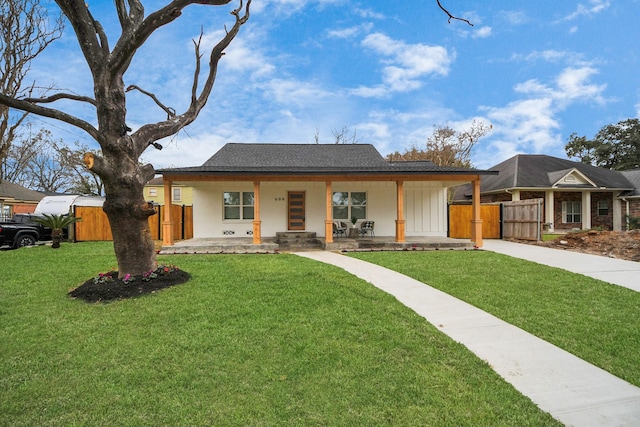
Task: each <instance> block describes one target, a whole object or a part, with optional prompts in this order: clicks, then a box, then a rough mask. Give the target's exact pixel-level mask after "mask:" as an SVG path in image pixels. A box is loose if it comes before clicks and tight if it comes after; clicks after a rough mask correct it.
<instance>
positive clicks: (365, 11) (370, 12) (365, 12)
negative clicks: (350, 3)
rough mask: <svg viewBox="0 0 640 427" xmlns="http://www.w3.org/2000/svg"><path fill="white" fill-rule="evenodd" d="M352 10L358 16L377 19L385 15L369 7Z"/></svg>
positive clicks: (383, 17)
mask: <svg viewBox="0 0 640 427" xmlns="http://www.w3.org/2000/svg"><path fill="white" fill-rule="evenodd" d="M354 12H355V13H356V14H357V15H358V16H361V17H362V18H368V19H369V18H370V19H379V20H382V19H386V16H384V14H382V13H379V12H375V11H373V10H371V9H362V8H355V9H354Z"/></svg>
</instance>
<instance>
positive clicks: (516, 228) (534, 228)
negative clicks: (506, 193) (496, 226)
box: [502, 199, 543, 240]
mask: <svg viewBox="0 0 640 427" xmlns="http://www.w3.org/2000/svg"><path fill="white" fill-rule="evenodd" d="M542 203H543V199H530V200H518V201H514V202H504V203H503V204H502V235H503V237H504V238H505V239H522V240H540V239H541V236H542Z"/></svg>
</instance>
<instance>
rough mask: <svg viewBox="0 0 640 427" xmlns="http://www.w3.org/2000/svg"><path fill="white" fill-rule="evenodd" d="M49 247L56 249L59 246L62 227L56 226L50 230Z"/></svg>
mask: <svg viewBox="0 0 640 427" xmlns="http://www.w3.org/2000/svg"><path fill="white" fill-rule="evenodd" d="M51 241H52V243H51V249H58V248H59V247H60V243H61V242H62V229H61V228H56V229H54V230H51Z"/></svg>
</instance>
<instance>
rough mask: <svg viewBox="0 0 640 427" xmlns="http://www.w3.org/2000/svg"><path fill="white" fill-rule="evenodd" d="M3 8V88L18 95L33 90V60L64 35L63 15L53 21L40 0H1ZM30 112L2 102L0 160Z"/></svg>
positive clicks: (0, 69) (0, 35)
mask: <svg viewBox="0 0 640 427" xmlns="http://www.w3.org/2000/svg"><path fill="white" fill-rule="evenodd" d="M0 11H1V12H0V91H1V92H2V94H4V95H7V96H11V97H14V98H15V97H19V96H23V95H25V94H26V93H27V92H32V91H33V90H34V87H33V85H31V86H28V87H25V86H24V80H25V78H26V76H27V74H28V72H29V70H30V68H31V61H33V59H35V58H36V57H37V56H38V55H39V54H40V53H42V51H43V50H44V49H45V48H46V47H47V46H48V45H49V44H51V42H53V41H54V40H56V39H58V38H59V37H60V36H61V35H62V28H63V25H62V19H61V17H58V18H57V19H54V20H53V22H50V21H49V16H48V14H47V10H46V9H45V8H44V7H42V6H40V2H39V0H0ZM27 114H28V113H27V112H26V111H23V112H21V113H18V114H15V112H14V113H13V114H11V113H10V111H9V108H8V106H7V105H6V104H3V103H0V162H2V160H3V159H4V158H5V157H6V156H7V153H8V152H9V148H10V147H11V144H12V142H13V141H14V140H15V139H16V137H17V135H18V133H19V132H18V128H19V126H20V125H21V124H22V123H23V121H24V119H25V118H26V116H27ZM2 178H3V177H2V176H0V181H2Z"/></svg>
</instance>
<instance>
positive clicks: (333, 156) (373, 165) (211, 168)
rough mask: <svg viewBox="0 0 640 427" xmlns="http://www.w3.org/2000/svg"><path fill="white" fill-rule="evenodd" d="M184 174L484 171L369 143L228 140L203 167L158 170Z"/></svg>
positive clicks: (475, 172) (437, 172) (461, 172)
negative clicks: (399, 157) (392, 158)
mask: <svg viewBox="0 0 640 427" xmlns="http://www.w3.org/2000/svg"><path fill="white" fill-rule="evenodd" d="M159 172H161V173H169V174H171V173H187V174H225V173H249V174H250V173H256V174H280V173H285V174H300V175H305V174H307V175H309V174H326V173H329V174H330V173H409V174H411V173H433V174H443V173H458V174H471V173H473V174H478V173H486V171H479V170H475V169H464V168H453V167H438V166H435V165H434V164H433V163H431V162H388V161H387V160H385V159H384V158H383V157H382V155H380V153H379V152H378V150H376V149H375V147H374V146H373V145H371V144H241V143H229V144H226V145H225V146H224V147H222V148H221V149H220V151H218V152H217V153H215V154H214V155H213V156H211V158H209V160H207V161H206V162H204V163H203V164H202V166H195V167H187V168H172V169H164V170H160V171H159Z"/></svg>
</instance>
